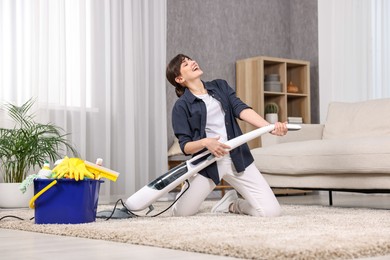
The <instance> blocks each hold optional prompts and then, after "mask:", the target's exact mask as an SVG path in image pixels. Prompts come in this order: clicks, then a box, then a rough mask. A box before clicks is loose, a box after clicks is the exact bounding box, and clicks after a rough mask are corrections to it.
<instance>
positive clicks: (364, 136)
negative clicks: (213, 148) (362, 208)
mask: <svg viewBox="0 0 390 260" xmlns="http://www.w3.org/2000/svg"><path fill="white" fill-rule="evenodd" d="M261 141H262V147H261V148H255V149H252V154H253V156H254V158H255V164H256V166H257V167H258V169H259V170H260V172H261V173H262V174H263V175H264V177H265V179H266V180H267V181H268V183H269V184H270V186H271V187H275V188H299V189H311V190H313V189H314V190H329V191H357V192H366V193H388V192H390V99H377V100H369V101H364V102H357V103H342V102H334V103H331V104H330V105H329V108H328V114H327V119H326V122H325V123H324V124H307V125H302V129H301V130H300V131H296V132H289V133H288V134H287V135H286V136H283V137H277V136H273V135H270V134H266V135H263V136H262V137H261ZM329 194H330V200H331V199H332V198H331V192H330V193H329ZM330 203H332V201H330Z"/></svg>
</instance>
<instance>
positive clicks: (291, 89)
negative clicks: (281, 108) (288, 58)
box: [287, 81, 299, 93]
mask: <svg viewBox="0 0 390 260" xmlns="http://www.w3.org/2000/svg"><path fill="white" fill-rule="evenodd" d="M287 92H289V93H298V92H299V88H298V86H296V85H294V84H293V83H292V81H290V83H288V85H287Z"/></svg>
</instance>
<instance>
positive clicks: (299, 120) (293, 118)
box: [287, 116, 303, 124]
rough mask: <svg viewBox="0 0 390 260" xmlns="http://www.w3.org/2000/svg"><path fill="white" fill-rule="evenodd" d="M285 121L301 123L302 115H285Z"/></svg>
mask: <svg viewBox="0 0 390 260" xmlns="http://www.w3.org/2000/svg"><path fill="white" fill-rule="evenodd" d="M287 122H288V123H289V124H302V123H303V119H302V117H299V116H289V117H287Z"/></svg>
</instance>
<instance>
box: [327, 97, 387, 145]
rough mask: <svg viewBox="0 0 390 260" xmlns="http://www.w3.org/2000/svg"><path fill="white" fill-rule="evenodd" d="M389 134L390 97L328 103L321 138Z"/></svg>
mask: <svg viewBox="0 0 390 260" xmlns="http://www.w3.org/2000/svg"><path fill="white" fill-rule="evenodd" d="M384 135H386V136H390V99H389V98H387V99H376V100H368V101H364V102H356V103H342V102H333V103H331V104H329V108H328V114H327V119H326V122H325V127H324V132H323V137H322V138H323V139H340V138H343V139H344V138H357V137H370V136H384Z"/></svg>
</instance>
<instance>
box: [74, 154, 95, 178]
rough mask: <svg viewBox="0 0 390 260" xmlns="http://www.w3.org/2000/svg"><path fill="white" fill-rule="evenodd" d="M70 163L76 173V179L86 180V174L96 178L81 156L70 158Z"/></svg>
mask: <svg viewBox="0 0 390 260" xmlns="http://www.w3.org/2000/svg"><path fill="white" fill-rule="evenodd" d="M69 165H70V167H71V169H72V170H73V173H74V179H75V180H76V181H78V180H84V176H85V177H88V178H90V179H94V177H95V176H94V175H93V174H92V173H90V172H89V171H88V170H87V168H85V163H84V161H83V160H81V159H79V158H71V159H70V160H69Z"/></svg>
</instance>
